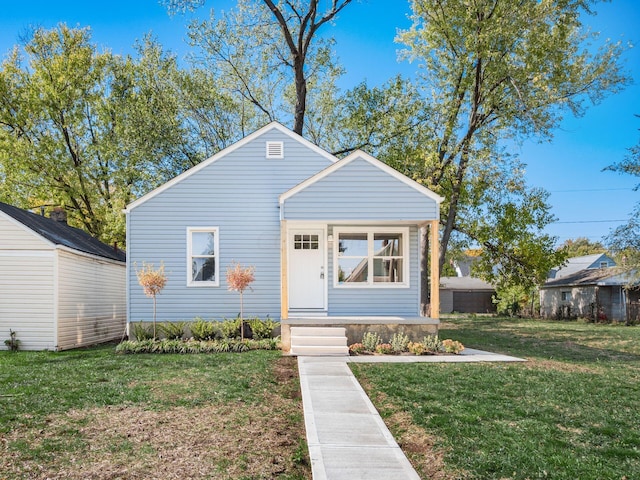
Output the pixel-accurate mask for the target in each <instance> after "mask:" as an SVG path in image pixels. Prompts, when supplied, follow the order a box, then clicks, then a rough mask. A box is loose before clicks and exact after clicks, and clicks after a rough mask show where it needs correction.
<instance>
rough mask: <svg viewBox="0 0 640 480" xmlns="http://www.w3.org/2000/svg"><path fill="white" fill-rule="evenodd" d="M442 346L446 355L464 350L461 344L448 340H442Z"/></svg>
mask: <svg viewBox="0 0 640 480" xmlns="http://www.w3.org/2000/svg"><path fill="white" fill-rule="evenodd" d="M442 346H443V347H444V351H445V352H447V353H455V354H458V353H460V352H461V351H463V350H464V345H462V343H460V342H458V341H457V340H451V339H450V338H448V339H446V340H443V341H442Z"/></svg>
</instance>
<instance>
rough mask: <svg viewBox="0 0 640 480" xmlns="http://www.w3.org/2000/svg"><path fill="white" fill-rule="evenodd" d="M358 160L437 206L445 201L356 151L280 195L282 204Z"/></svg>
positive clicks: (376, 160)
mask: <svg viewBox="0 0 640 480" xmlns="http://www.w3.org/2000/svg"><path fill="white" fill-rule="evenodd" d="M357 159H361V160H364V161H366V162H369V163H370V164H372V165H373V166H374V167H376V168H378V169H380V170H382V171H383V172H385V173H387V174H388V175H391V176H392V177H394V178H395V179H397V180H399V181H401V182H402V183H404V184H405V185H407V186H409V187H411V188H413V189H414V190H416V191H418V192H419V193H421V194H423V195H424V196H426V197H428V198H430V199H432V200H433V201H435V202H436V203H437V204H440V203H442V201H443V200H444V198H442V197H441V196H440V195H438V194H436V193H435V192H433V191H431V190H429V189H428V188H427V187H425V186H424V185H420V184H419V183H418V182H416V181H414V180H412V179H410V178H409V177H407V176H406V175H403V174H402V173H400V172H399V171H397V170H396V169H394V168H391V167H390V166H389V165H387V164H386V163H383V162H381V161H380V160H378V159H376V158H374V157H372V156H371V155H369V154H368V153H365V152H363V151H362V150H356V151H355V152H353V153H352V154H351V155H349V156H347V157H345V158H343V159H341V160H338V161H337V162H335V163H334V164H333V165H329V166H328V167H327V168H325V169H324V170H321V171H320V172H318V173H316V174H315V175H313V176H312V177H309V178H308V179H306V180H305V181H304V182H302V183H299V184H298V185H296V186H295V187H293V188H292V189H290V190H289V191H287V192H285V193H283V194H282V195H280V203H283V202H284V201H285V200H287V199H288V198H290V197H292V196H293V195H295V194H296V193H299V192H301V191H302V190H304V189H305V188H307V187H309V186H311V185H313V184H314V183H316V182H318V181H319V180H322V179H323V178H325V177H326V176H328V175H330V174H332V173H333V172H335V171H336V170H338V169H340V168H343V167H344V166H346V165H349V164H350V163H351V162H353V161H354V160H357Z"/></svg>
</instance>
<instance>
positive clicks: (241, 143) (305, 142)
mask: <svg viewBox="0 0 640 480" xmlns="http://www.w3.org/2000/svg"><path fill="white" fill-rule="evenodd" d="M274 129H275V130H278V131H280V132H281V133H284V134H285V135H287V136H289V137H290V138H292V139H293V140H295V141H297V142H299V143H301V144H302V145H304V146H305V147H307V148H309V149H311V150H313V151H314V152H316V153H318V154H319V155H322V156H323V157H325V158H326V159H327V160H329V161H331V162H332V163H333V162H337V161H338V159H337V158H336V157H335V156H333V155H331V154H330V153H329V152H327V151H325V150H323V149H322V148H320V147H318V146H317V145H315V144H313V143H311V142H310V141H308V140H306V139H304V138H303V137H301V136H300V135H298V134H297V133H295V132H293V131H292V130H289V129H288V128H287V127H285V126H283V125H282V124H280V123H278V122H271V123H269V124H268V125H265V126H264V127H262V128H261V129H259V130H256V131H255V132H253V133H252V134H250V135H248V136H246V137H244V138H243V139H241V140H239V141H237V142H236V143H234V144H233V145H230V146H229V147H227V148H224V149H222V150H220V151H219V152H218V153H216V154H215V155H213V156H212V157H209V158H208V159H206V160H203V161H202V162H200V163H199V164H198V165H196V166H194V167H192V168H190V169H189V170H187V171H185V172H183V173H181V174H180V175H178V176H177V177H174V178H172V179H171V180H169V181H168V182H166V183H164V184H162V185H160V186H159V187H158V188H156V189H154V190H151V191H150V192H148V193H146V194H145V195H143V196H142V197H140V198H138V199H137V200H134V201H133V202H131V203H130V204H129V205H127V208H125V209H124V213H129V212H130V211H131V210H133V209H134V208H136V207H138V206H140V205H141V204H143V203H144V202H146V201H147V200H150V199H151V198H153V197H155V196H156V195H158V194H159V193H162V192H164V191H165V190H167V189H169V188H171V187H172V186H173V185H175V184H176V183H179V182H181V181H182V180H184V179H185V178H188V177H190V176H191V175H193V174H195V173H197V172H199V171H200V170H202V169H203V168H206V167H208V166H209V165H211V164H212V163H213V162H215V161H217V160H219V159H220V158H223V157H225V156H226V155H228V154H229V153H231V152H233V151H235V150H237V149H238V148H240V147H243V146H244V145H246V144H247V143H249V142H251V141H253V140H255V139H256V138H258V137H259V136H261V135H263V134H265V133H266V132H268V131H270V130H274Z"/></svg>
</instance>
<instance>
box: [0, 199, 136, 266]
mask: <svg viewBox="0 0 640 480" xmlns="http://www.w3.org/2000/svg"><path fill="white" fill-rule="evenodd" d="M0 212H3V213H5V214H6V215H8V216H9V217H11V218H13V219H14V220H15V221H17V222H19V223H21V224H22V225H24V226H25V227H27V228H28V229H30V230H32V231H34V232H35V233H36V234H38V235H40V236H41V237H43V238H44V239H46V240H48V241H49V242H51V243H53V244H55V245H63V246H65V247H68V248H71V249H73V250H77V251H79V252H84V253H88V254H91V255H96V256H98V257H103V258H108V259H110V260H117V261H119V262H125V261H126V254H125V252H123V251H122V250H116V249H115V248H113V247H111V246H109V245H106V244H104V243H102V242H101V241H99V240H98V239H96V238H94V237H92V236H91V235H89V234H88V233H87V232H85V231H83V230H80V229H79V228H74V227H71V226H69V225H67V224H66V223H62V222H58V221H55V220H51V219H50V218H47V217H43V216H41V215H36V214H35V213H32V212H29V211H27V210H23V209H22V208H18V207H14V206H12V205H9V204H6V203H2V202H0Z"/></svg>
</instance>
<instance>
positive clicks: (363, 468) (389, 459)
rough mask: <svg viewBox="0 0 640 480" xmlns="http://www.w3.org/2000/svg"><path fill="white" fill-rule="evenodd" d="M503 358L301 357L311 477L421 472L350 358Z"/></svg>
mask: <svg viewBox="0 0 640 480" xmlns="http://www.w3.org/2000/svg"><path fill="white" fill-rule="evenodd" d="M436 361H437V362H487V361H488V362H496V361H500V362H505V361H511V362H513V361H524V360H522V359H519V358H514V357H509V356H506V355H497V354H492V353H489V352H483V351H480V350H471V349H465V351H464V352H463V354H462V355H446V356H445V355H440V356H437V355H426V356H392V355H386V356H372V355H369V356H354V357H349V356H345V357H302V356H299V357H298V370H299V375H300V388H301V390H302V403H303V408H304V420H305V426H306V430H307V444H308V446H309V455H310V457H311V468H312V472H313V480H343V479H345V480H347V479H348V480H356V479H375V480H385V479H390V480H404V479H415V480H419V479H420V477H419V476H418V474H417V473H416V471H415V470H414V469H413V467H412V466H411V464H410V463H409V460H407V457H406V456H405V455H404V453H403V452H402V450H401V449H400V447H399V446H398V444H397V443H396V441H395V440H394V438H393V436H392V435H391V433H390V432H389V430H388V429H387V427H386V425H385V424H384V422H383V421H382V418H381V417H380V415H379V414H378V412H377V410H376V409H375V407H374V406H373V404H372V403H371V400H369V397H367V395H366V393H365V392H364V390H363V389H362V387H361V386H360V384H359V383H358V381H357V380H356V378H355V376H354V375H353V374H352V373H351V369H350V368H349V366H348V365H347V363H348V362H407V363H408V362H436Z"/></svg>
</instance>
